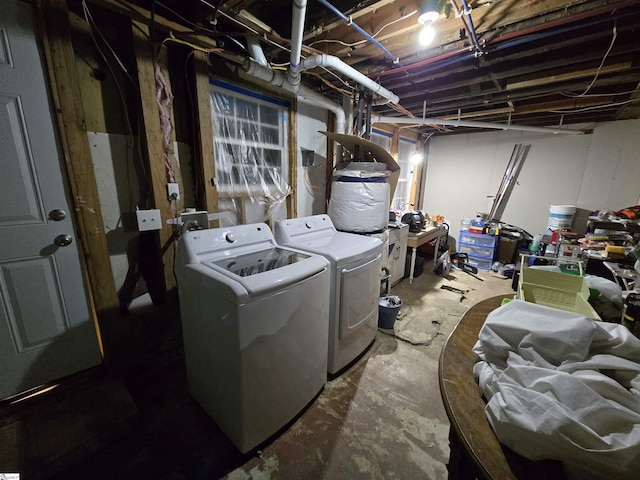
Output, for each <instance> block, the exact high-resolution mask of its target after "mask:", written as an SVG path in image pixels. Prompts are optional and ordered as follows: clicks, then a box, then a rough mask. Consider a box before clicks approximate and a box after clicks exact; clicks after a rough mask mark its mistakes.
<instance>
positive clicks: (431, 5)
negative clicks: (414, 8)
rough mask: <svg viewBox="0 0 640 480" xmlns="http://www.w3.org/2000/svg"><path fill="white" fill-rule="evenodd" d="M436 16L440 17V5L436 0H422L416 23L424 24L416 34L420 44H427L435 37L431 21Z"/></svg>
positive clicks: (436, 18) (435, 18)
mask: <svg viewBox="0 0 640 480" xmlns="http://www.w3.org/2000/svg"><path fill="white" fill-rule="evenodd" d="M438 18H440V7H439V6H438V2H437V0H423V1H422V3H421V4H420V9H419V11H418V23H419V24H420V25H424V27H423V28H422V30H421V31H420V34H419V35H418V41H419V42H420V45H422V46H427V45H429V44H430V43H431V42H432V41H433V39H434V38H435V37H436V31H435V29H434V28H433V25H432V23H433V22H435V21H436V20H438Z"/></svg>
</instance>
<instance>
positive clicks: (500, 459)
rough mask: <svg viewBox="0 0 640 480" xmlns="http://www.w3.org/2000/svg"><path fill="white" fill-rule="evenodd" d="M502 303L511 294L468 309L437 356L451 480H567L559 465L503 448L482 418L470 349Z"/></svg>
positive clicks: (482, 302) (480, 392) (482, 400)
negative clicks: (449, 448)
mask: <svg viewBox="0 0 640 480" xmlns="http://www.w3.org/2000/svg"><path fill="white" fill-rule="evenodd" d="M504 298H513V295H511V294H509V295H500V296H497V297H492V298H489V299H486V300H483V301H481V302H479V303H477V304H476V305H474V306H472V307H471V308H470V309H469V310H467V312H466V313H465V314H464V315H463V316H462V319H461V320H460V322H459V323H458V325H457V326H456V328H455V329H454V330H453V332H451V335H449V338H448V339H447V341H446V342H445V344H444V347H443V348H442V352H441V354H440V363H439V366H438V379H439V383H440V394H441V395H442V401H443V403H444V407H445V410H446V412H447V416H448V417H449V421H450V423H451V429H450V432H449V441H450V445H451V455H450V457H449V464H448V466H447V467H448V469H449V479H450V480H461V479H465V480H466V479H476V478H480V479H496V480H514V479H531V480H533V479H536V480H538V479H550V478H553V479H554V480H555V479H563V478H566V476H565V475H564V473H563V471H562V467H561V465H560V463H559V462H555V461H541V462H532V461H530V460H527V459H526V458H524V457H522V456H520V455H518V454H516V453H514V452H513V451H511V450H509V449H508V448H507V447H505V446H504V445H502V444H501V443H500V442H499V441H498V439H497V438H496V436H495V434H494V432H493V429H492V428H491V425H490V424H489V422H488V421H487V417H486V416H485V407H486V403H485V401H484V398H483V396H482V390H481V389H480V386H479V385H478V382H477V381H476V379H475V377H474V375H473V366H474V365H475V363H476V362H477V361H478V357H477V356H476V354H475V353H473V351H472V349H473V346H474V345H475V343H476V341H477V340H478V332H479V331H480V328H481V327H482V325H483V324H484V321H485V319H486V318H487V315H488V314H489V313H490V312H491V311H493V310H495V309H496V308H498V307H499V306H500V304H501V302H502V300H503V299H504Z"/></svg>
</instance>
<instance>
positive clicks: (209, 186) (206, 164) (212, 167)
mask: <svg viewBox="0 0 640 480" xmlns="http://www.w3.org/2000/svg"><path fill="white" fill-rule="evenodd" d="M193 66H194V68H193V71H194V76H195V78H194V82H195V104H196V105H195V110H196V112H197V113H196V114H197V116H198V118H197V119H196V122H195V124H196V125H197V126H198V145H197V146H196V148H197V150H198V155H199V156H200V161H199V162H198V163H199V166H197V167H196V168H199V169H200V172H199V174H200V177H201V178H202V182H203V192H202V193H203V195H204V199H203V205H204V208H205V209H206V210H207V212H209V213H215V212H217V211H218V188H217V187H216V184H215V177H216V159H215V152H214V147H213V138H214V132H213V123H212V120H211V102H210V100H209V98H210V93H209V69H208V63H207V54H206V53H204V52H198V51H196V52H194V53H193ZM195 188H196V189H198V188H200V186H199V185H195Z"/></svg>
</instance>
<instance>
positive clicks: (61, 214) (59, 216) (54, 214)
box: [49, 208, 67, 222]
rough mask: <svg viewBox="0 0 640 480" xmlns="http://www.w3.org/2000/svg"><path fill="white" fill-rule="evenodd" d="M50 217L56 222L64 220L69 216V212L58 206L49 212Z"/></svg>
mask: <svg viewBox="0 0 640 480" xmlns="http://www.w3.org/2000/svg"><path fill="white" fill-rule="evenodd" d="M49 218H50V219H51V220H53V221H54V222H60V221H62V220H64V219H65V218H67V212H65V211H64V210H60V209H58V208H56V209H55V210H51V211H50V212H49Z"/></svg>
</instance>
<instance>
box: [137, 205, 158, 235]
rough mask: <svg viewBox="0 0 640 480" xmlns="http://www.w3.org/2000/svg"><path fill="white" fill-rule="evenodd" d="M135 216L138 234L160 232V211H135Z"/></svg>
mask: <svg viewBox="0 0 640 480" xmlns="http://www.w3.org/2000/svg"><path fill="white" fill-rule="evenodd" d="M136 216H137V217H138V230H139V231H140V232H146V231H148V230H160V229H161V228H162V219H161V218H160V210H157V209H152V210H136Z"/></svg>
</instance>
